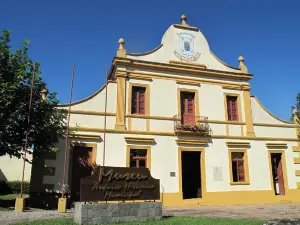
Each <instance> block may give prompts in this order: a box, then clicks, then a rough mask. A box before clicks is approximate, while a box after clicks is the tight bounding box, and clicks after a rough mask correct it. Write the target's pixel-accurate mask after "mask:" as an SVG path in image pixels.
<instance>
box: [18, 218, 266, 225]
mask: <svg viewBox="0 0 300 225" xmlns="http://www.w3.org/2000/svg"><path fill="white" fill-rule="evenodd" d="M16 224H18V225H75V223H73V218H72V219H52V220H39V221H30V222H28V221H26V222H21V223H16ZM117 224H118V225H185V224H188V225H262V224H263V221H258V220H234V219H210V218H199V217H171V218H166V219H163V220H160V221H146V222H132V223H117Z"/></svg>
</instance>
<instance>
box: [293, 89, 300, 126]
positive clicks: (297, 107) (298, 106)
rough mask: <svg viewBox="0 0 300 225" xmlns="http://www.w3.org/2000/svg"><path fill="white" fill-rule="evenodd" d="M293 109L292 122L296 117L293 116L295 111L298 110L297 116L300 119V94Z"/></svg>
mask: <svg viewBox="0 0 300 225" xmlns="http://www.w3.org/2000/svg"><path fill="white" fill-rule="evenodd" d="M291 109H292V116H291V121H293V119H294V116H293V111H294V109H296V111H297V116H298V118H300V92H299V93H298V94H297V96H296V104H295V105H294V106H292V107H291Z"/></svg>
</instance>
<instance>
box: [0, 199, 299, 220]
mask: <svg viewBox="0 0 300 225" xmlns="http://www.w3.org/2000/svg"><path fill="white" fill-rule="evenodd" d="M163 211H164V215H165V216H201V217H210V218H213V217H214V218H234V219H246V218H247V219H261V220H271V219H284V218H286V219H292V218H300V203H295V204H274V205H271V204H268V205H235V206H185V207H164V209H163ZM72 217H73V210H69V211H68V212H67V213H58V212H57V211H55V210H40V209H30V210H27V211H25V212H23V213H16V212H14V211H0V224H1V225H7V224H12V223H16V222H19V221H24V220H27V221H31V220H41V219H52V218H72Z"/></svg>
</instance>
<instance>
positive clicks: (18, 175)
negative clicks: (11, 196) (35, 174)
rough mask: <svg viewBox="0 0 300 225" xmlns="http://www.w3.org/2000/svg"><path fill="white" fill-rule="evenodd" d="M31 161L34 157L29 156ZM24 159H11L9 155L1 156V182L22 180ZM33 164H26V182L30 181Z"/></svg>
mask: <svg viewBox="0 0 300 225" xmlns="http://www.w3.org/2000/svg"><path fill="white" fill-rule="evenodd" d="M27 158H28V160H29V161H31V160H32V155H29V154H27ZM23 162H24V161H23V159H18V158H16V157H12V158H11V157H9V156H8V155H4V156H0V181H15V180H19V181H21V180H22V171H23ZM30 175H31V164H30V163H28V162H26V164H25V171H24V180H25V181H30Z"/></svg>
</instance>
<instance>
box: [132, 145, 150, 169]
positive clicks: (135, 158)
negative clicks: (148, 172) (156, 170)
mask: <svg viewBox="0 0 300 225" xmlns="http://www.w3.org/2000/svg"><path fill="white" fill-rule="evenodd" d="M130 167H136V168H141V167H142V168H148V165H147V150H146V149H130Z"/></svg>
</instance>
